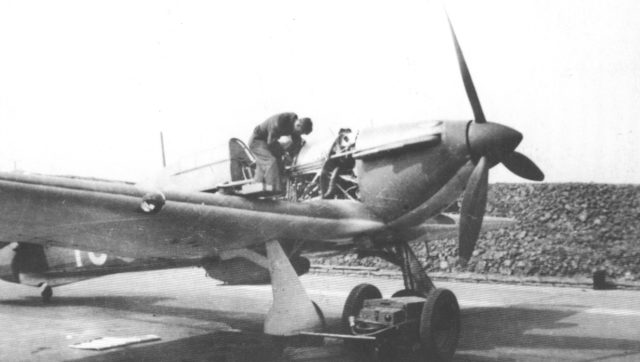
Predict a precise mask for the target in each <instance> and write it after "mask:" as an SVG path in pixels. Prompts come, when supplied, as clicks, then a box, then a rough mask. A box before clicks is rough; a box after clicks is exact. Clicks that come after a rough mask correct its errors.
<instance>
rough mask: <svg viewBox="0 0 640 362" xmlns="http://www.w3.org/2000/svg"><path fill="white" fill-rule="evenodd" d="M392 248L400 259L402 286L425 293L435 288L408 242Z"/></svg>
mask: <svg viewBox="0 0 640 362" xmlns="http://www.w3.org/2000/svg"><path fill="white" fill-rule="evenodd" d="M394 249H395V252H396V254H397V255H398V256H399V259H400V261H401V262H400V264H401V265H400V268H402V278H403V279H404V287H405V289H406V290H411V291H415V292H418V293H420V294H422V295H427V294H429V292H430V291H432V290H433V289H435V285H434V284H433V282H432V281H431V278H429V276H428V275H427V272H426V271H425V270H424V268H423V267H422V264H421V263H420V260H418V257H417V256H416V254H414V252H413V250H412V249H411V246H410V245H409V243H406V242H401V243H398V244H397V245H396V246H395V247H394Z"/></svg>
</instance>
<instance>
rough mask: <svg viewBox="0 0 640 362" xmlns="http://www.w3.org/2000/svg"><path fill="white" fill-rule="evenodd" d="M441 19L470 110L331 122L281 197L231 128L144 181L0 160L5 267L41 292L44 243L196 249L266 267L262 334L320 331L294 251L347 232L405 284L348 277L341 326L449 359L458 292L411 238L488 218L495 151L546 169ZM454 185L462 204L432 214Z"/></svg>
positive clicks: (231, 271)
mask: <svg viewBox="0 0 640 362" xmlns="http://www.w3.org/2000/svg"><path fill="white" fill-rule="evenodd" d="M449 26H450V30H451V34H452V39H453V44H454V48H455V51H456V54H457V59H458V63H459V67H460V72H461V75H462V80H463V84H464V88H465V90H466V94H467V97H468V99H469V103H470V104H471V108H472V110H473V115H474V119H473V120H470V121H468V120H466V121H440V120H433V121H422V122H413V123H405V124H394V125H389V126H384V127H378V128H372V129H364V130H361V131H360V132H358V133H353V132H351V131H349V130H343V132H341V133H340V136H339V138H338V139H335V140H330V141H329V142H328V143H326V144H325V145H324V146H323V145H319V146H318V147H320V148H323V147H324V148H325V150H326V152H324V153H323V152H320V153H314V150H316V149H317V148H316V147H315V146H314V145H308V146H305V149H303V150H302V151H301V154H300V156H299V158H298V160H297V161H296V163H295V164H294V165H292V167H291V168H290V169H289V179H288V187H287V195H286V197H285V198H273V197H269V189H268V188H267V187H265V186H264V185H262V184H258V185H256V184H253V183H252V182H251V164H250V161H251V158H252V155H251V154H250V153H247V150H246V147H244V145H243V144H242V143H241V142H239V141H238V140H232V141H231V143H230V156H229V164H224V163H215V162H214V163H207V164H204V165H199V166H198V165H196V166H195V167H190V168H183V169H181V170H178V171H176V172H172V173H169V174H165V175H164V177H161V178H159V179H158V180H159V181H158V182H156V183H155V184H152V185H149V184H128V183H118V182H107V181H101V180H87V179H78V178H70V177H54V176H43V175H29V174H15V173H0V240H2V241H5V242H7V243H8V244H5V245H4V248H3V249H2V259H3V260H4V261H5V263H3V266H4V269H5V270H6V269H8V271H9V272H10V273H9V274H10V275H12V276H13V277H14V281H19V282H21V281H22V278H23V276H24V279H25V280H30V278H33V277H35V280H36V283H34V284H36V285H40V287H41V288H44V289H43V291H42V292H43V297H47V296H49V297H50V295H49V293H50V289H47V288H48V287H49V286H48V285H47V284H45V281H44V280H42V277H46V273H47V272H48V266H47V265H45V264H44V263H38V262H35V261H34V260H36V259H37V258H40V262H42V261H43V260H44V261H46V259H44V258H43V256H44V255H45V254H44V252H45V251H46V250H47V249H46V248H50V247H61V248H65V249H72V250H73V249H77V250H83V251H86V252H90V253H93V254H92V255H93V257H94V259H97V260H102V258H103V257H102V254H99V255H98V254H97V253H105V254H109V255H119V256H121V257H126V258H134V259H147V258H157V259H162V260H173V261H176V260H178V261H184V260H188V261H193V260H197V261H198V262H199V263H200V264H201V265H202V266H203V267H204V268H205V269H206V270H207V272H208V273H209V274H210V275H212V276H214V277H217V276H218V275H222V276H223V279H224V277H226V278H229V279H232V278H233V277H236V278H239V279H240V280H241V281H242V282H245V281H246V280H245V279H248V280H249V281H251V280H260V279H261V278H262V280H260V281H264V278H265V276H268V280H269V281H270V282H271V284H272V286H273V287H272V290H273V304H272V308H271V309H270V310H269V312H268V313H267V316H266V320H265V323H264V332H265V333H266V334H269V335H275V336H293V335H298V334H300V333H316V334H318V335H320V334H321V333H322V332H321V331H320V330H321V329H322V326H323V325H324V323H323V321H322V319H323V316H322V313H321V311H320V310H319V308H318V307H317V305H315V304H314V303H312V302H311V300H310V299H309V297H308V295H307V293H306V292H305V290H304V288H303V286H302V284H301V283H300V281H299V280H298V275H299V274H301V273H304V272H306V270H308V261H305V259H304V258H302V257H301V256H300V253H301V252H302V251H304V248H305V245H312V244H315V245H318V244H320V245H325V248H326V249H331V248H332V247H334V246H335V245H344V244H349V245H352V247H353V248H355V249H357V250H358V251H359V253H360V255H362V256H367V255H374V256H379V257H381V258H384V259H385V260H388V261H390V262H392V263H394V264H396V265H398V266H399V267H400V268H401V269H402V272H403V277H404V282H405V289H404V290H402V291H399V292H398V293H396V294H395V295H394V298H395V299H394V300H391V301H388V300H387V301H382V302H380V301H379V300H380V298H381V294H380V291H379V290H378V289H377V288H376V287H375V286H373V285H369V284H363V285H359V286H356V287H355V288H354V289H353V290H352V292H351V293H350V294H349V297H348V298H347V302H346V303H345V308H344V312H343V318H342V325H343V331H344V335H343V336H344V337H345V338H347V339H350V338H351V339H353V338H355V339H360V340H372V339H373V340H375V341H376V343H378V345H377V346H378V347H380V348H382V347H381V346H383V345H387V342H385V339H379V338H378V337H373V336H374V335H375V336H386V335H387V334H389V332H390V331H393V330H396V329H398V328H400V326H403V327H402V328H405V327H404V326H406V327H407V328H409V329H410V330H411V333H408V334H406V336H410V338H409V337H407V338H403V339H402V340H401V341H402V342H406V343H407V344H408V345H415V344H416V343H417V344H419V345H420V346H421V347H422V351H423V354H424V356H426V357H428V358H432V359H438V360H450V359H451V358H452V357H453V354H454V352H455V349H456V346H457V341H458V336H459V333H460V315H459V306H458V303H457V299H456V297H455V295H453V293H451V292H450V291H448V290H445V289H438V288H436V287H435V286H434V284H433V282H432V281H431V279H430V278H429V277H428V276H427V274H426V272H425V270H424V268H423V266H422V264H421V262H420V261H419V260H418V259H417V258H416V256H415V254H414V253H413V251H412V249H411V247H410V246H409V243H411V242H415V241H425V240H426V239H427V238H428V237H432V236H433V235H438V233H450V232H452V231H454V230H455V231H457V232H458V234H459V255H460V260H461V262H462V263H464V262H465V261H466V260H468V259H469V258H470V257H471V256H472V252H473V249H474V247H475V244H476V241H477V239H478V235H479V232H480V229H481V226H482V224H483V220H484V219H486V218H484V212H485V206H486V200H487V187H488V172H489V169H490V168H491V167H493V166H495V165H496V164H498V163H502V164H504V165H505V166H506V167H507V168H508V169H509V170H511V171H512V172H513V173H515V174H517V175H519V176H521V177H523V178H526V179H529V180H542V179H543V178H544V175H543V173H542V172H541V171H540V169H539V168H538V167H537V166H536V165H535V164H534V163H533V162H532V161H531V160H529V158H527V157H526V156H524V155H522V154H521V153H518V152H517V151H515V149H516V147H517V146H518V144H519V143H520V142H521V140H522V135H521V134H520V133H519V132H517V131H516V130H514V129H512V128H509V127H507V126H504V125H501V124H498V123H492V122H488V121H487V119H486V118H485V115H484V112H483V110H482V107H481V105H480V100H479V98H478V95H477V93H476V90H475V86H474V85H473V81H472V79H471V75H470V73H469V69H468V67H467V64H466V61H465V59H464V56H463V54H462V51H461V48H460V45H459V43H458V40H457V38H456V35H455V32H454V30H453V27H452V26H451V23H450V22H449ZM221 165H222V166H221ZM221 169H225V170H224V172H218V171H219V170H221ZM221 175H230V177H228V178H226V180H221V179H220V177H221ZM460 195H463V201H462V204H461V208H460V215H459V216H457V217H452V216H447V215H443V214H441V213H442V211H443V210H445V209H446V208H447V207H448V206H449V205H451V204H452V203H453V202H455V201H456V200H457V199H458V197H459V196H460ZM498 222H504V220H498ZM23 245H32V246H26V247H23ZM33 245H35V246H33ZM24 250H30V251H29V252H25V251H24ZM21 253H22V254H21ZM94 261H95V260H94ZM7 262H8V264H7ZM243 263H244V264H243ZM251 265H254V266H251ZM250 268H255V269H250ZM98 269H100V268H98ZM305 269H306V270H305ZM254 274H255V275H254ZM38 278H41V279H40V280H41V281H40V282H37V280H38ZM402 298H404V299H402ZM407 298H408V299H407ZM411 298H414V299H411ZM415 298H418V299H415ZM392 299H393V298H392ZM371 300H378V302H376V303H400V304H402V306H400V307H398V308H400V309H399V310H398V311H399V312H402V313H406V316H405V317H404V318H405V319H404V320H406V322H405V321H395V320H393V318H391V319H388V320H384V321H381V320H376V321H374V320H370V319H367V318H368V317H366V318H365V314H366V313H365V309H367V308H369V309H375V310H377V311H378V312H380V307H381V305H380V304H378V305H377V306H374V305H373V304H367V303H370V302H371ZM371 303H373V302H371ZM412 303H413V304H412ZM409 305H413V306H414V307H409ZM416 305H417V306H418V307H416ZM369 309H367V310H369ZM409 309H411V310H412V312H411V313H409V312H408V310H409ZM371 311H372V313H373V312H374V311H373V310H371ZM361 312H362V313H364V314H362V313H361ZM373 314H374V315H376V316H379V315H380V313H378V314H375V313H373ZM376 318H377V317H376ZM384 318H386V317H384ZM396 323H399V324H396ZM358 331H359V332H358ZM379 342H380V343H381V344H380V343H379ZM378 347H376V353H378V352H380V350H379V348H378Z"/></svg>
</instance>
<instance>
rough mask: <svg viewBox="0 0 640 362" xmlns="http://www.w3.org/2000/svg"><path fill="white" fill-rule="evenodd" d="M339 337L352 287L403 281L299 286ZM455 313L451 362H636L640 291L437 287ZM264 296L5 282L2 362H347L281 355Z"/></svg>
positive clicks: (151, 285)
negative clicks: (122, 340)
mask: <svg viewBox="0 0 640 362" xmlns="http://www.w3.org/2000/svg"><path fill="white" fill-rule="evenodd" d="M302 281H303V284H304V285H305V287H306V288H307V290H308V292H309V294H310V295H311V297H312V299H313V300H314V301H316V303H318V304H319V306H320V307H321V308H322V310H323V312H324V314H325V317H326V318H327V323H328V327H329V329H330V330H331V329H333V330H334V331H335V330H336V328H337V325H338V322H339V318H340V315H341V313H342V308H343V303H344V300H345V299H346V297H347V295H348V293H349V291H350V290H351V288H353V287H354V286H356V285H357V284H360V283H363V282H368V283H372V284H375V285H377V286H378V287H379V288H380V289H381V291H382V293H383V295H384V296H389V295H391V294H392V293H393V292H395V291H397V290H399V289H402V280H397V279H396V280H394V279H386V278H371V277H367V278H363V277H358V276H344V275H306V276H304V277H302ZM436 285H437V286H438V287H441V288H448V289H451V290H452V291H453V292H454V293H455V294H456V296H457V297H458V300H459V302H460V305H461V308H462V335H461V338H460V342H459V345H458V350H457V352H456V356H455V360H456V361H549V360H553V361H638V360H640V291H633V290H606V291H594V290H591V289H586V288H583V289H581V288H561V287H548V286H518V285H504V284H484V283H480V284H477V283H464V282H437V281H436ZM270 304H271V287H270V286H269V285H264V286H223V285H218V282H217V281H215V280H212V279H208V278H205V276H204V271H203V270H202V269H198V268H183V269H173V270H161V271H152V272H139V273H127V274H119V275H112V276H107V277H102V278H97V279H92V280H88V281H84V282H80V283H77V284H72V285H67V286H62V287H59V288H56V289H54V297H53V301H52V303H51V304H48V305H43V303H42V301H41V299H40V296H39V292H38V290H37V289H35V288H29V287H25V286H20V285H13V284H9V283H4V282H1V283H0V361H62V360H65V361H66V360H69V361H282V360H303V361H350V360H352V359H351V357H350V356H349V355H348V354H346V353H345V352H344V351H343V349H342V345H341V343H340V342H339V341H337V340H327V341H325V343H324V345H320V346H312V345H298V346H296V347H288V348H286V349H285V350H284V352H282V351H281V350H279V349H278V348H276V347H274V344H273V340H272V339H270V338H269V337H266V336H264V335H263V334H262V333H261V331H262V323H263V319H264V315H265V314H266V312H267V310H268V309H269V307H270ZM146 334H155V335H157V336H159V337H160V338H161V340H159V341H156V342H147V343H142V344H137V345H132V346H128V347H120V348H115V349H111V350H106V351H86V350H77V349H73V348H70V347H69V345H71V344H75V343H79V342H84V341H88V340H91V339H94V338H98V337H105V336H111V337H125V336H134V335H146Z"/></svg>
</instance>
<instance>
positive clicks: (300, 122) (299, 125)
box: [293, 117, 313, 135]
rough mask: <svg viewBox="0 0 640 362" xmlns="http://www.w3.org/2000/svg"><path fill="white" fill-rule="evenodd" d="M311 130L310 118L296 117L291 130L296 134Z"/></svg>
mask: <svg viewBox="0 0 640 362" xmlns="http://www.w3.org/2000/svg"><path fill="white" fill-rule="evenodd" d="M311 131H313V122H311V119H310V118H306V117H305V118H298V119H296V121H295V122H294V123H293V132H294V133H296V134H299V135H300V134H305V135H306V134H309V133H311Z"/></svg>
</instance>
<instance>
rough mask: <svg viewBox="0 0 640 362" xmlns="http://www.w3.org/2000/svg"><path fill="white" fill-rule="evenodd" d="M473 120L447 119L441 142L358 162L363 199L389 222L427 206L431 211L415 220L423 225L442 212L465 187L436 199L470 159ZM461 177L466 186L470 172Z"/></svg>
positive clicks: (426, 211)
mask: <svg viewBox="0 0 640 362" xmlns="http://www.w3.org/2000/svg"><path fill="white" fill-rule="evenodd" d="M467 124H468V122H443V124H442V140H441V142H440V143H439V144H437V145H435V146H434V145H430V144H426V145H423V146H421V145H419V144H418V145H415V147H411V148H409V149H404V150H402V152H395V153H386V154H384V155H381V156H380V157H368V158H364V159H361V160H358V161H357V163H356V174H357V175H358V180H359V185H360V195H361V199H362V202H363V203H364V204H365V205H367V208H369V210H371V211H372V212H373V213H374V214H375V215H377V216H378V217H380V218H382V219H383V220H384V221H385V222H391V221H394V220H396V219H398V218H400V217H402V216H404V215H406V214H407V213H410V212H411V211H412V210H415V209H416V208H418V207H421V208H422V209H423V210H425V212H422V213H420V215H419V217H416V218H414V219H412V220H411V224H414V225H417V224H419V223H421V222H424V221H425V220H426V219H427V218H429V217H432V216H434V215H436V214H437V213H439V212H440V211H442V210H443V209H444V208H445V207H447V206H448V205H450V204H451V203H452V202H453V201H455V200H456V198H457V197H458V196H459V194H460V193H459V192H455V191H460V190H459V188H457V187H456V188H455V189H454V190H451V191H450V192H449V191H447V192H445V193H443V194H441V195H440V197H437V198H435V199H434V200H431V198H432V197H433V196H434V195H436V193H438V191H440V190H441V189H443V188H444V187H445V186H446V185H447V184H448V183H449V182H450V181H451V180H452V179H454V178H456V175H457V174H458V173H459V171H460V170H461V168H463V166H464V165H465V164H467V163H468V162H469V160H470V156H469V152H468V147H467V141H466V132H467ZM418 136H419V135H415V137H418ZM360 140H361V139H360V138H359V139H358V142H360ZM469 174H470V172H469ZM458 178H459V180H458V181H456V184H460V183H461V184H463V185H464V184H466V180H467V179H468V175H465V174H462V175H458ZM425 203H427V204H426V205H425Z"/></svg>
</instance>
